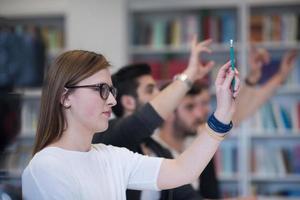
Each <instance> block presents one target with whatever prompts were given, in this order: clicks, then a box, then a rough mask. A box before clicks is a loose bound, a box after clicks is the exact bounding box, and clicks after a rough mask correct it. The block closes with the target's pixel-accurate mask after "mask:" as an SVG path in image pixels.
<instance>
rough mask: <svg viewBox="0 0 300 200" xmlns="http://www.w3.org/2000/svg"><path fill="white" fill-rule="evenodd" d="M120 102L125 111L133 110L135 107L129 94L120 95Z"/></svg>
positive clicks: (134, 102)
mask: <svg viewBox="0 0 300 200" xmlns="http://www.w3.org/2000/svg"><path fill="white" fill-rule="evenodd" d="M121 104H122V106H123V108H124V111H125V112H133V111H135V109H136V101H135V98H134V97H132V96H130V95H123V96H122V97H121Z"/></svg>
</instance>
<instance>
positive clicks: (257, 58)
mask: <svg viewBox="0 0 300 200" xmlns="http://www.w3.org/2000/svg"><path fill="white" fill-rule="evenodd" d="M269 62H270V54H269V52H268V51H267V50H266V49H264V48H252V49H251V52H250V56H249V64H250V71H249V72H248V75H247V80H248V81H249V82H250V83H252V84H256V83H257V82H258V81H259V80H260V78H261V75H262V67H263V65H265V64H268V63H269Z"/></svg>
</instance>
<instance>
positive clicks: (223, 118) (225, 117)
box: [214, 109, 231, 124]
mask: <svg viewBox="0 0 300 200" xmlns="http://www.w3.org/2000/svg"><path fill="white" fill-rule="evenodd" d="M214 116H215V118H216V119H217V120H219V121H220V122H222V123H223V124H229V123H230V121H231V117H230V116H231V115H230V114H229V113H228V112H227V113H223V112H220V111H219V110H218V109H217V110H216V111H215V113H214Z"/></svg>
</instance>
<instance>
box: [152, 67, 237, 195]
mask: <svg viewBox="0 0 300 200" xmlns="http://www.w3.org/2000/svg"><path fill="white" fill-rule="evenodd" d="M235 75H236V85H235V86H236V88H235V92H234V94H232V93H231V89H230V85H231V81H232V79H233V77H234V76H235ZM215 85H216V96H217V109H216V111H215V113H214V116H215V118H216V119H217V120H218V122H220V123H222V124H224V125H227V126H228V124H229V123H230V121H231V119H232V116H233V114H234V111H235V102H234V98H235V97H237V94H238V90H239V85H240V80H239V78H238V76H237V73H235V72H233V71H232V70H230V62H227V63H226V64H225V65H224V66H222V67H221V69H220V70H219V73H218V76H217V79H216V82H215ZM198 130H199V131H200V129H198ZM223 136H224V134H221V133H217V132H215V131H212V129H210V128H206V129H204V130H202V132H201V133H199V134H198V137H197V138H196V139H195V141H194V142H193V143H192V145H191V146H190V147H189V148H188V149H187V150H186V151H184V152H183V153H182V154H181V155H180V156H179V157H178V158H177V159H175V160H169V159H164V160H163V162H162V165H161V168H160V171H159V177H158V180H157V183H158V187H159V188H160V189H169V188H173V187H178V186H180V185H184V184H187V183H191V182H192V181H193V180H195V179H197V178H198V177H199V175H200V174H201V172H202V171H203V170H204V168H205V167H206V165H207V164H208V162H209V161H210V160H211V158H212V156H213V155H214V153H215V152H216V150H217V148H218V146H219V144H220V142H221V139H222V138H223Z"/></svg>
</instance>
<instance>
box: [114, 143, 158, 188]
mask: <svg viewBox="0 0 300 200" xmlns="http://www.w3.org/2000/svg"><path fill="white" fill-rule="evenodd" d="M115 149H117V151H118V157H119V159H121V162H122V163H123V167H124V169H125V175H126V176H127V177H126V178H127V188H128V189H134V190H159V188H158V186H157V180H158V175H159V170H160V166H161V163H162V161H163V158H157V157H149V156H144V155H141V154H138V153H133V152H131V151H129V150H127V149H125V148H117V147H115Z"/></svg>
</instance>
